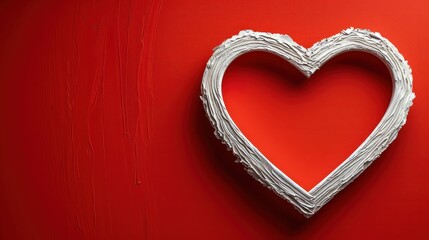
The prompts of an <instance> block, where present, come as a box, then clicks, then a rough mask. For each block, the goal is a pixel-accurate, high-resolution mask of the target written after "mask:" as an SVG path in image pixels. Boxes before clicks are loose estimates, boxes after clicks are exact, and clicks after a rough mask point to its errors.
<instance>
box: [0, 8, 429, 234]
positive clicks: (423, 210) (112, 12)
mask: <svg viewBox="0 0 429 240" xmlns="http://www.w3.org/2000/svg"><path fill="white" fill-rule="evenodd" d="M427 9H429V4H428V3H427V1H384V0H383V1H377V2H374V1H368V0H363V1H359V2H358V3H353V2H347V1H332V2H330V3H327V2H326V1H295V2H293V1H264V2H261V1H246V3H245V4H244V3H242V2H239V1H231V0H228V1H194V0H187V1H173V0H166V1H137V0H130V1H122V0H115V1H82V0H79V1H49V0H37V1H24V0H22V1H11V0H6V1H1V2H0V20H1V21H0V46H1V51H0V124H1V125H0V126H2V127H1V131H0V212H1V218H0V239H427V238H429V235H428V233H427V231H426V229H427V227H428V222H429V219H428V216H429V210H428V208H427V203H428V201H429V185H428V184H427V183H426V179H427V174H428V172H427V171H428V169H429V161H428V160H429V159H428V155H427V153H426V152H425V150H426V148H427V147H426V146H427V139H428V137H429V127H428V124H427V123H428V121H429V119H428V118H429V105H428V104H427V102H428V101H429V93H428V92H427V89H429V83H428V81H427V79H428V78H429V69H428V67H427V63H428V60H429V59H428V56H429V51H428V46H427V44H428V42H429V33H428V32H427V31H425V29H424V27H425V26H428V24H429V15H427ZM349 26H354V27H361V28H368V29H371V30H372V31H379V32H381V33H382V35H383V36H385V37H386V38H388V39H389V40H391V42H392V43H393V44H395V45H396V46H397V48H398V49H399V50H400V52H401V53H402V54H403V55H404V56H405V58H406V59H407V60H408V61H409V63H410V65H411V67H412V69H413V75H414V90H415V92H416V95H417V98H416V100H415V102H414V106H413V107H412V109H411V111H410V115H409V118H408V122H407V124H406V125H405V127H404V128H403V129H402V130H401V132H400V133H399V136H398V138H397V140H396V141H395V142H394V143H393V144H392V145H391V146H390V147H389V149H388V150H387V151H386V152H385V153H384V154H383V155H382V156H381V157H380V158H379V159H378V160H377V161H376V162H375V163H374V164H373V165H372V166H371V167H370V168H369V169H368V170H367V171H366V172H365V173H364V174H362V175H361V176H360V177H359V178H358V179H357V180H356V181H355V182H353V183H352V184H351V185H350V186H349V187H348V188H346V189H345V190H344V191H343V192H341V193H340V194H338V195H337V196H336V197H335V199H334V200H332V201H331V202H330V203H329V204H328V205H326V206H325V207H324V208H322V210H320V212H318V213H317V214H316V215H315V216H314V217H312V218H311V219H305V218H304V217H302V216H301V215H300V214H298V213H297V212H296V211H295V210H294V209H292V207H291V206H290V205H289V204H288V203H287V202H285V201H283V200H281V199H279V198H278V197H277V196H276V195H275V194H273V193H272V192H271V191H269V190H268V189H266V188H264V187H263V186H261V185H260V184H259V183H257V182H256V181H254V180H253V179H252V178H251V177H250V176H249V175H248V174H247V173H245V172H244V171H243V168H242V166H241V165H239V164H236V163H234V157H233V156H232V154H231V152H228V151H227V150H226V149H225V146H224V145H222V144H221V143H220V141H218V140H217V139H216V138H215V137H214V135H213V129H212V127H211V126H210V124H209V122H208V120H207V119H206V117H205V114H204V111H203V108H202V104H201V102H200V100H199V90H200V83H201V77H202V73H203V71H204V67H205V64H206V62H207V60H208V58H209V57H210V55H211V53H212V51H211V49H212V48H213V47H215V46H217V45H218V44H220V43H221V42H222V41H223V40H224V39H226V38H228V37H230V36H232V35H234V34H236V33H238V31H240V30H242V29H249V28H250V29H253V30H256V31H268V32H279V33H287V34H289V35H291V36H292V37H293V39H294V40H295V41H296V42H298V43H300V44H302V45H303V46H305V47H310V46H311V45H312V44H313V43H314V42H316V41H318V40H320V39H322V38H326V37H329V36H332V35H333V34H335V33H338V32H339V31H341V30H343V29H345V28H347V27H349ZM390 91H391V85H390V77H389V75H388V72H387V69H386V68H385V67H384V66H383V65H382V64H381V63H380V62H379V61H378V60H377V59H375V58H373V57H371V56H368V55H366V54H360V53H349V54H345V55H342V56H339V57H337V58H336V59H334V60H333V61H331V62H329V63H328V64H327V65H326V66H324V68H322V70H321V71H320V72H318V73H316V74H315V75H314V76H313V77H311V78H310V79H308V80H307V79H304V78H303V76H301V75H300V74H299V73H297V72H296V71H295V70H294V69H293V68H291V67H290V66H289V65H288V64H287V63H285V62H283V61H282V60H279V59H278V58H276V57H274V56H270V55H268V54H263V53H254V54H249V55H246V56H244V57H242V58H240V59H238V60H237V61H236V62H234V63H233V65H232V66H231V68H230V69H228V71H227V73H226V75H225V84H224V87H223V92H224V96H225V101H226V104H227V107H228V108H229V110H230V113H231V115H232V116H233V118H234V120H235V121H236V123H237V124H238V125H239V126H240V127H241V128H242V130H243V132H244V133H245V134H246V135H247V136H248V137H249V139H251V140H252V141H253V142H254V143H255V145H256V146H257V147H258V148H260V149H261V151H262V152H263V153H264V154H265V155H267V156H269V158H270V159H272V161H273V162H274V163H275V164H276V165H277V166H278V167H279V168H281V169H282V170H284V171H285V172H286V173H287V174H288V175H289V176H291V177H292V178H293V179H294V180H296V181H297V182H298V183H300V184H301V185H302V186H304V187H305V188H307V189H310V188H311V187H312V186H314V185H315V184H317V182H318V181H320V180H321V179H322V178H323V177H324V176H325V175H326V174H327V173H329V172H330V171H331V170H332V169H333V168H335V167H336V166H337V165H338V164H339V163H340V162H341V161H342V160H344V159H345V158H346V157H347V156H348V155H349V154H350V153H351V152H352V151H353V149H354V148H356V147H357V146H358V145H359V143H360V142H361V141H362V140H363V139H364V138H365V137H366V135H368V134H369V133H370V132H371V130H372V128H374V127H375V125H376V124H377V122H378V121H379V120H380V118H381V116H382V114H383V112H384V108H385V107H386V106H387V104H388V102H389V98H390ZM332 141H334V142H335V144H331V142H332Z"/></svg>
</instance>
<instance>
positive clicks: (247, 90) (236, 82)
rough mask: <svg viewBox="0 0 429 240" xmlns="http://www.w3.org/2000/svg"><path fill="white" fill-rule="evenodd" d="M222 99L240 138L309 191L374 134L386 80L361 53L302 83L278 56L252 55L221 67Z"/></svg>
mask: <svg viewBox="0 0 429 240" xmlns="http://www.w3.org/2000/svg"><path fill="white" fill-rule="evenodd" d="M222 93H223V97H224V101H225V104H226V107H227V110H228V112H229V114H230V116H231V118H232V119H233V121H234V122H235V124H236V125H237V126H238V127H239V128H240V130H241V131H242V132H243V134H244V135H245V136H246V137H247V138H248V139H249V140H250V141H251V142H252V144H253V145H254V146H255V147H257V148H258V149H259V150H260V151H261V153H262V154H264V155H265V156H266V157H267V158H268V159H269V160H270V161H271V162H272V163H273V164H274V165H275V166H276V167H277V168H279V169H280V170H281V171H283V172H284V173H285V174H286V175H288V176H289V177H290V178H291V179H292V180H294V181H295V182H296V183H297V184H299V185H300V186H301V187H303V188H304V189H306V190H307V191H309V190H311V189H312V188H313V187H314V186H315V185H317V184H318V183H319V182H320V181H321V180H323V179H324V178H325V177H326V176H327V175H328V174H329V173H331V172H332V171H333V170H334V169H335V168H336V167H338V166H339V165H340V164H341V163H342V162H343V161H344V160H345V159H347V158H348V157H349V156H350V154H352V153H353V152H354V151H355V150H356V148H357V147H359V145H360V144H361V143H362V142H363V141H364V140H365V139H366V138H367V137H368V136H369V134H370V133H371V132H372V131H373V130H374V128H375V127H376V126H377V124H378V123H379V122H380V120H381V118H382V117H383V115H384V113H385V111H386V109H387V106H388V105H389V102H390V98H391V94H392V81H391V76H390V73H389V71H388V69H387V68H386V66H385V65H384V63H383V62H381V61H380V60H379V59H378V58H376V57H375V56H373V55H371V54H368V53H363V52H349V53H344V54H341V55H339V56H337V57H335V58H333V59H332V60H330V61H329V62H327V63H326V64H325V65H324V66H322V67H321V69H320V70H318V71H317V72H316V73H314V74H313V75H312V76H311V77H310V78H309V79H307V78H306V77H305V76H304V75H303V74H302V73H300V72H299V71H298V70H297V69H295V67H293V66H292V65H291V64H289V63H288V62H286V61H285V60H284V59H281V58H280V57H277V56H275V55H273V54H269V53H265V52H252V53H248V54H245V55H243V56H241V57H239V58H238V59H236V60H235V61H234V62H233V63H232V64H231V65H230V66H229V67H228V69H227V71H226V73H225V76H224V80H223V85H222Z"/></svg>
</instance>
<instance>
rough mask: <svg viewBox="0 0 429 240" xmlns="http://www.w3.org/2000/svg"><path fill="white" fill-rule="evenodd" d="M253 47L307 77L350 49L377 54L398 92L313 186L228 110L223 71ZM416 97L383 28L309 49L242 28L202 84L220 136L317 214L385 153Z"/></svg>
mask: <svg viewBox="0 0 429 240" xmlns="http://www.w3.org/2000/svg"><path fill="white" fill-rule="evenodd" d="M252 51H265V52H269V53H273V54H276V55H278V56H280V57H282V58H283V59H285V60H286V61H288V62H289V63H291V64H292V65H293V66H295V67H296V68H297V69H299V70H300V71H301V72H302V73H303V74H304V75H305V76H307V77H310V76H311V75H312V74H313V73H314V72H315V71H316V70H317V69H319V68H320V67H321V66H322V65H323V64H324V63H326V62H327V61H329V60H330V59H331V58H333V57H334V56H336V55H339V54H341V53H344V52H347V51H362V52H367V53H371V54H373V55H375V56H377V57H378V58H379V59H381V60H382V61H383V62H384V63H385V64H386V66H387V67H388V68H389V70H390V73H391V77H392V81H393V93H392V97H391V101H390V104H389V106H388V108H387V110H386V112H385V114H384V116H383V118H382V120H381V121H380V123H379V124H378V125H377V127H376V128H375V129H374V130H373V132H372V133H371V134H370V135H369V137H368V138H367V139H366V140H365V141H364V142H363V143H362V144H361V145H360V146H359V147H358V148H357V149H356V150H355V151H354V152H353V154H352V155H351V156H350V157H348V158H347V159H346V160H345V161H344V162H343V163H342V164H341V165H339V166H338V167H337V168H336V169H335V170H334V171H333V172H332V173H330V174H329V175H328V176H327V177H326V178H324V179H323V180H322V181H321V182H320V183H319V184H317V185H316V186H315V187H314V188H313V189H311V190H310V191H306V190H304V189H303V188H302V187H301V186H299V185H298V184H297V183H295V182H294V181H293V180H292V179H290V178H289V177H288V176H286V175H285V174H284V173H283V172H282V171H280V170H279V169H278V168H276V167H275V166H274V165H273V164H272V163H271V162H270V161H269V160H268V159H267V158H266V157H265V156H264V155H263V154H262V153H261V152H260V151H259V150H258V149H257V148H256V147H255V146H253V144H252V143H251V142H250V141H249V140H248V139H247V138H246V137H245V136H244V135H243V134H242V132H241V131H240V130H239V128H238V127H237V126H236V124H235V123H234V121H233V120H232V119H231V117H230V115H229V114H228V111H227V110H226V107H225V103H224V101H223V96H222V79H223V75H224V73H225V71H226V69H227V67H228V66H229V64H230V63H231V62H233V61H234V60H235V59H236V58H237V57H239V56H240V55H242V54H245V53H248V52H252ZM414 98H415V94H414V93H413V92H412V74H411V68H410V67H409V65H408V63H407V61H405V60H404V58H403V56H402V55H401V54H400V53H399V52H398V50H397V49H396V47H395V46H394V45H393V44H392V43H390V42H389V40H387V39H386V38H384V37H382V36H381V35H380V34H379V33H374V32H371V31H369V30H363V29H354V28H349V29H347V30H344V31H342V32H341V33H339V34H337V35H334V36H332V37H330V38H326V39H324V40H322V41H320V42H318V43H316V44H314V45H313V46H312V47H311V48H309V49H306V48H304V47H302V46H300V45H298V44H297V43H295V42H294V41H293V40H292V39H291V38H290V37H289V36H288V35H282V34H272V33H265V32H254V31H252V30H245V31H241V32H240V33H239V34H238V35H235V36H233V37H231V38H229V39H227V40H225V41H224V42H223V43H222V44H221V45H220V46H218V47H216V48H215V49H214V53H213V55H212V56H211V58H210V60H209V61H208V63H207V66H206V69H205V72H204V76H203V80H202V85H201V99H202V101H203V105H204V109H205V111H206V114H207V116H208V118H209V120H210V122H211V124H212V125H213V127H214V128H215V135H216V136H217V138H219V139H220V140H222V142H223V143H224V144H226V145H227V147H228V149H230V150H232V151H233V153H234V155H235V156H237V158H238V161H239V162H241V163H242V164H243V165H244V166H245V168H246V170H247V172H248V173H249V174H251V175H252V176H253V177H254V178H255V179H256V180H258V181H259V182H261V183H262V184H264V185H265V186H266V187H268V188H269V189H271V190H273V191H274V192H275V193H276V194H278V195H279V196H280V197H282V198H284V199H286V200H288V201H289V202H290V203H292V204H293V206H294V207H295V208H296V209H297V210H299V211H300V212H301V213H302V214H304V215H305V216H306V217H310V216H312V215H313V214H315V213H316V212H317V211H318V210H319V209H320V208H321V207H322V206H324V205H325V204H326V203H327V202H328V201H329V200H330V199H332V198H333V197H334V196H335V195H336V194H337V193H338V192H339V191H341V190H342V189H343V188H344V187H346V186H347V185H348V184H349V183H351V182H352V181H353V180H354V179H355V178H356V177H358V176H359V175H360V174H361V173H362V172H363V171H364V170H365V169H366V168H367V167H368V166H369V165H370V164H371V163H372V162H373V161H374V160H375V159H377V158H378V157H379V156H380V154H381V153H382V152H383V151H384V150H385V149H386V148H387V146H388V145H389V144H390V143H391V142H392V141H393V140H394V139H395V138H396V136H397V134H398V132H399V130H400V128H401V127H402V126H403V125H404V124H405V122H406V117H407V114H408V111H409V108H410V107H411V105H412V101H413V99H414Z"/></svg>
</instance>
